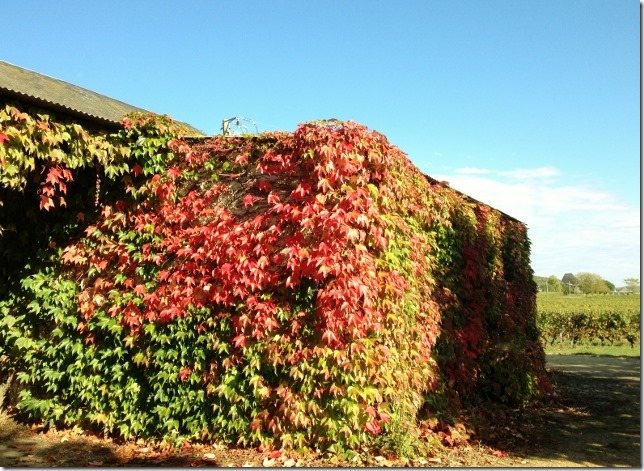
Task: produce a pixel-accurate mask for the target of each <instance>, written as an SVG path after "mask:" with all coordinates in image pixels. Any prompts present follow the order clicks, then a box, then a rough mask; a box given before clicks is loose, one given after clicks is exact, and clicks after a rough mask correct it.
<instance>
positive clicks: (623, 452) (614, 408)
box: [503, 355, 641, 467]
mask: <svg viewBox="0 0 644 471" xmlns="http://www.w3.org/2000/svg"><path fill="white" fill-rule="evenodd" d="M547 367H548V370H549V372H550V376H551V379H552V382H553V384H554V385H555V388H556V391H557V393H558V395H559V400H557V401H555V402H553V403H552V404H550V405H548V406H546V407H543V406H541V407H534V408H526V409H523V410H519V411H516V414H514V416H513V418H512V419H513V422H515V423H514V425H515V427H512V430H521V433H518V434H517V433H515V434H514V436H510V437H506V443H504V444H503V445H504V446H505V447H504V448H503V449H505V450H507V451H509V452H510V453H515V454H517V455H519V456H522V457H525V458H526V459H528V460H529V461H534V460H538V461H551V462H557V461H566V462H572V463H575V464H576V465H578V466H608V467H617V466H632V467H640V466H641V445H640V437H641V427H640V416H641V406H640V359H639V358H629V357H604V356H598V355H583V356H582V355H552V356H550V355H549V356H548V361H547ZM553 466H556V464H553Z"/></svg>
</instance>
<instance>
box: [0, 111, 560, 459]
mask: <svg viewBox="0 0 644 471" xmlns="http://www.w3.org/2000/svg"><path fill="white" fill-rule="evenodd" d="M3 113H4V114H3V115H0V125H1V127H0V140H1V141H2V142H1V143H0V144H2V146H1V147H0V161H1V162H2V173H0V186H2V187H4V191H5V193H3V195H9V196H10V197H15V194H20V195H23V196H22V197H23V198H27V199H28V198H37V204H38V207H37V208H34V209H37V211H36V212H35V214H37V217H40V216H41V215H42V214H43V213H49V212H53V211H59V214H60V215H61V218H62V219H61V220H63V221H67V222H66V225H64V226H63V227H62V228H60V229H59V230H58V232H56V231H52V232H51V233H50V236H48V237H49V238H48V239H46V240H44V241H43V240H37V241H34V242H33V243H34V244H36V245H37V246H36V245H32V246H31V247H30V249H31V250H33V252H34V253H36V251H37V250H39V251H40V257H41V258H40V260H46V263H36V262H35V260H34V259H32V258H30V257H29V256H28V255H25V256H24V258H23V259H21V262H22V265H21V266H19V267H17V268H16V269H15V270H14V271H12V272H11V273H10V275H8V276H10V283H8V286H9V288H8V289H7V290H6V292H3V293H2V296H3V297H2V298H0V310H1V313H2V316H1V318H0V371H4V372H5V373H9V372H15V373H16V374H17V377H18V379H19V381H20V383H21V385H22V387H23V389H22V391H21V393H20V397H19V402H18V409H19V410H20V411H21V413H22V414H23V415H24V416H25V417H31V418H35V419H43V420H46V421H48V422H50V423H54V424H56V423H60V424H65V425H76V424H82V425H84V426H86V427H93V428H97V429H99V430H102V431H103V432H104V433H106V434H114V435H120V436H123V437H125V438H131V437H144V438H160V439H164V440H170V441H175V443H180V442H181V440H214V439H223V440H226V441H228V442H233V443H238V444H242V445H253V446H256V445H259V446H262V447H267V448H271V447H277V448H280V447H285V448H299V447H312V448H317V449H324V450H328V451H332V452H333V451H338V452H339V451H344V450H357V449H360V448H361V447H364V446H368V445H371V444H374V443H379V444H381V445H382V444H383V443H384V444H387V443H389V444H390V445H392V444H396V445H398V446H399V448H400V445H401V443H407V444H408V445H410V444H411V445H413V443H411V442H414V441H418V440H420V438H419V437H420V436H421V435H423V434H422V433H419V424H422V418H423V417H425V418H427V417H435V416H437V415H438V414H444V413H446V411H449V410H450V408H451V409H456V408H458V407H460V402H459V399H458V398H459V397H461V398H462V397H468V395H474V394H483V395H486V396H489V397H492V398H496V399H500V400H503V401H506V402H512V403H520V402H522V401H524V400H527V399H529V398H531V397H534V396H535V395H536V394H538V393H539V392H540V391H543V390H544V389H546V388H547V387H548V383H547V379H546V378H545V376H544V374H543V373H544V370H543V350H542V349H541V347H540V345H539V343H538V335H537V332H536V328H535V327H534V316H535V310H534V308H535V306H534V294H535V293H534V286H533V284H532V282H531V278H532V272H531V270H530V267H529V242H528V240H527V236H526V232H525V227H524V226H523V225H522V224H521V223H519V222H518V221H514V220H513V219H511V218H508V217H507V216H505V215H502V214H501V213H499V212H498V211H495V210H493V209H491V208H489V207H487V206H485V205H483V204H481V203H478V202H475V201H473V200H470V199H469V198H467V197H465V196H464V195H461V194H459V193H458V192H455V191H454V190H452V189H451V188H449V187H448V186H446V185H445V184H442V183H439V182H435V181H433V180H431V179H430V178H428V177H426V176H424V175H423V174H421V173H420V172H419V171H418V170H417V169H416V168H415V167H414V166H413V164H412V163H411V161H410V160H409V159H408V158H407V157H406V156H405V154H404V153H402V152H401V151H400V150H399V149H397V148H396V147H394V146H392V145H390V144H389V143H388V141H387V139H386V138H385V137H384V136H383V135H382V134H379V133H377V132H374V131H371V130H368V129H367V128H366V127H364V126H362V125H359V124H356V123H352V122H337V121H322V122H311V123H307V124H303V125H300V126H299V127H298V129H297V130H296V131H295V132H293V133H286V132H274V133H264V134H260V135H256V136H243V137H222V136H215V137H210V138H199V139H194V138H190V139H188V138H183V137H182V135H181V132H180V129H178V128H177V127H176V126H175V125H173V124H172V123H171V122H169V121H168V120H167V119H165V120H163V119H162V120H160V119H158V118H152V117H136V118H133V119H128V120H126V121H124V126H123V129H121V130H120V131H119V132H117V133H114V134H109V135H108V134H104V133H103V134H101V133H94V134H92V133H90V132H88V131H85V130H84V129H83V128H82V127H81V126H80V125H78V124H61V123H56V122H55V121H53V120H51V119H50V118H48V117H45V116H42V115H39V116H37V117H34V116H31V115H27V114H25V113H22V112H20V111H18V110H17V109H15V108H7V109H5V110H4V111H3ZM45 124H46V126H45ZM45 127H47V128H48V130H46V129H43V128H45ZM47 136H50V137H47ZM82 169H89V170H91V171H90V172H88V173H86V174H84V175H85V177H91V178H90V180H92V181H94V180H97V179H98V180H101V179H103V180H104V182H103V185H102V187H101V190H99V191H98V192H97V190H96V186H97V185H89V184H87V182H85V184H84V185H83V184H81V185H79V186H78V187H77V190H78V191H80V192H81V193H83V192H84V193H83V194H82V195H80V196H82V197H80V198H76V199H75V200H74V201H76V202H75V203H74V204H69V201H70V193H71V190H70V189H69V186H70V185H71V184H72V182H74V183H75V182H77V181H78V180H77V176H78V175H79V171H80V170H82ZM96 169H98V171H97V170H96ZM92 172H93V173H92ZM34 179H35V182H36V184H35V186H32V187H30V186H29V184H30V182H31V181H32V180H34ZM101 181H102V180H101ZM29 189H31V190H32V191H31V194H29V192H28V190H29ZM75 196H78V195H75ZM5 199H6V203H5V205H8V204H9V202H10V201H11V198H5ZM94 200H97V201H99V202H100V204H99V206H98V207H96V206H92V205H93V204H94V203H95V201H94ZM60 206H63V208H61V207H60ZM2 224H4V225H5V234H6V233H7V230H8V229H7V228H8V227H9V226H10V225H11V224H14V225H15V222H13V221H7V220H1V221H0V225H2ZM392 446H393V445H392Z"/></svg>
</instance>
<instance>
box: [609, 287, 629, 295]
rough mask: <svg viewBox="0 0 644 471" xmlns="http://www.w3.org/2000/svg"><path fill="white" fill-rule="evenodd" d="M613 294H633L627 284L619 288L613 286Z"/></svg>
mask: <svg viewBox="0 0 644 471" xmlns="http://www.w3.org/2000/svg"><path fill="white" fill-rule="evenodd" d="M613 293H615V294H620V295H624V294H633V290H632V289H631V288H629V287H628V286H622V287H621V288H615V291H613Z"/></svg>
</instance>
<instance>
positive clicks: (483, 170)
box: [455, 167, 492, 175]
mask: <svg viewBox="0 0 644 471" xmlns="http://www.w3.org/2000/svg"><path fill="white" fill-rule="evenodd" d="M455 172H456V173H463V174H467V175H485V174H488V173H492V171H491V170H488V169H486V168H474V167H465V168H457V169H456V170H455Z"/></svg>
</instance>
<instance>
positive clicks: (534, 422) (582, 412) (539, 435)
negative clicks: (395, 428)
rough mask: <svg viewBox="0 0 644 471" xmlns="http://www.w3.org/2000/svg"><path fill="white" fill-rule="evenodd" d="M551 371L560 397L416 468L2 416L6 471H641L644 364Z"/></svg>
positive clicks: (589, 362)
mask: <svg viewBox="0 0 644 471" xmlns="http://www.w3.org/2000/svg"><path fill="white" fill-rule="evenodd" d="M548 369H549V370H550V372H551V377H552V380H553V382H554V384H555V387H556V391H557V394H558V395H559V399H558V400H556V401H554V402H552V403H551V404H549V405H546V406H545V407H544V406H543V405H541V406H540V407H533V408H524V409H517V410H506V411H505V412H501V414H502V417H501V420H499V417H498V415H497V416H495V417H494V420H489V421H483V422H478V423H477V424H476V426H475V427H474V428H475V429H476V433H475V434H474V435H473V436H472V437H471V439H470V440H469V441H468V442H467V443H465V444H462V445H459V446H455V447H451V448H445V449H443V450H437V451H436V452H435V453H434V454H433V455H432V456H427V457H424V458H419V459H416V460H412V461H400V460H396V459H394V458H393V457H383V456H372V457H364V458H362V460H361V461H356V462H351V463H347V462H339V461H337V460H329V459H322V458H320V457H316V456H314V455H310V456H296V455H288V454H283V455H281V456H270V455H269V454H268V453H259V452H258V451H256V450H241V449H234V448H227V447H221V446H202V445H195V446H190V447H186V448H184V449H182V450H178V451H177V450H172V451H169V450H163V449H159V448H155V447H153V446H150V445H147V444H145V443H143V442H139V443H125V444H123V443H121V444H119V443H115V442H113V441H111V440H106V439H101V438H98V437H95V436H92V435H85V434H82V433H74V432H72V431H56V430H48V431H47V432H43V431H41V430H39V428H38V427H34V426H31V427H29V426H26V425H22V424H19V423H16V422H15V421H14V420H13V419H12V418H11V417H10V416H9V415H8V414H7V413H0V466H3V467H50V466H74V467H117V466H120V467H123V466H125V467H139V466H169V467H184V466H205V467H227V466H232V467H244V466H252V467H262V466H265V467H269V466H275V467H335V466H378V467H388V466H395V467H400V466H422V467H454V466H460V467H523V468H525V467H587V466H608V467H622V466H626V467H641V466H642V460H641V446H640V414H641V409H640V359H639V358H623V357H600V356H591V355H553V356H548ZM497 413H498V412H497Z"/></svg>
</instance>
